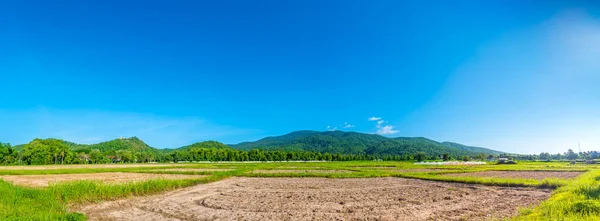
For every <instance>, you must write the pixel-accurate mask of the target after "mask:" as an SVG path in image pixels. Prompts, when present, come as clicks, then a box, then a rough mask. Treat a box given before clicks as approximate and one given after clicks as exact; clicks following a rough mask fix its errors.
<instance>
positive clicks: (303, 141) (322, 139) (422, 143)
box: [231, 130, 502, 156]
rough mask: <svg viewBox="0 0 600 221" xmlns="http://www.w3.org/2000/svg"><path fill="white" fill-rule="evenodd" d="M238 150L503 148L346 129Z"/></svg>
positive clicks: (461, 151)
mask: <svg viewBox="0 0 600 221" xmlns="http://www.w3.org/2000/svg"><path fill="white" fill-rule="evenodd" d="M231 146H232V147H234V148H236V149H241V150H250V149H255V148H256V149H266V150H295V151H302V150H303V151H316V152H322V153H342V154H373V155H405V154H414V153H416V152H425V153H427V154H428V155H441V154H449V155H451V156H462V155H471V156H472V155H477V154H486V155H487V154H501V153H502V152H500V151H495V150H490V149H486V148H482V147H471V146H466V145H462V144H458V143H452V142H441V143H440V142H437V141H434V140H430V139H427V138H423V137H398V138H387V137H384V136H381V135H376V134H364V133H357V132H343V131H326V132H318V131H307V130H304V131H296V132H292V133H289V134H285V135H282V136H274V137H266V138H263V139H260V140H258V141H254V142H243V143H239V144H235V145H231Z"/></svg>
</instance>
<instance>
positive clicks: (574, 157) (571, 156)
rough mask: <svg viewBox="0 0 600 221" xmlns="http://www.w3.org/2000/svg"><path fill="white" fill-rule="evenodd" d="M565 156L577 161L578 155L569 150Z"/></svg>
mask: <svg viewBox="0 0 600 221" xmlns="http://www.w3.org/2000/svg"><path fill="white" fill-rule="evenodd" d="M565 156H566V157H567V159H569V160H576V159H577V153H575V152H574V151H573V150H572V149H569V150H567V152H566V153H565Z"/></svg>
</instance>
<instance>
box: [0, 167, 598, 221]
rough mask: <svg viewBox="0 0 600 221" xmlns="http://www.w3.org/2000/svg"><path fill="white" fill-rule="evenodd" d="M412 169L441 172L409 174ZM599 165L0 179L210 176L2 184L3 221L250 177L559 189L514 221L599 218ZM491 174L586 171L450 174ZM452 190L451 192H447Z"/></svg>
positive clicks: (57, 215)
mask: <svg viewBox="0 0 600 221" xmlns="http://www.w3.org/2000/svg"><path fill="white" fill-rule="evenodd" d="M171 168H190V169H194V168H196V169H199V168H205V169H223V168H226V169H231V170H228V171H157V170H159V169H171ZM411 169H438V170H429V171H423V170H422V171H415V172H406V171H403V170H411ZM599 169H600V165H583V164H576V165H569V164H568V163H564V162H550V163H546V162H544V163H542V162H520V163H519V164H515V165H490V164H488V165H473V166H431V165H414V164H413V163H411V162H373V161H359V162H356V161H355V162H271V163H228V162H220V163H196V164H194V163H185V164H172V165H166V166H165V165H157V166H152V167H137V168H69V167H68V166H66V167H64V168H59V169H46V170H42V169H39V170H16V169H10V168H9V169H6V168H4V169H0V175H33V174H76V173H103V172H136V173H162V174H188V175H207V176H206V177H203V178H198V179H186V180H165V179H156V180H148V181H143V182H135V183H124V184H106V183H102V182H98V181H75V182H67V183H59V184H53V185H50V186H49V187H46V188H29V187H20V186H15V185H12V184H10V183H8V182H4V181H2V180H0V196H1V197H0V220H86V219H87V218H86V217H85V216H84V215H83V214H79V213H76V212H71V209H70V208H72V207H74V206H77V205H82V204H86V203H90V202H98V201H103V200H114V199H120V198H127V197H132V196H143V195H148V194H155V193H160V192H164V191H168V190H174V189H178V188H182V187H187V186H192V185H196V184H201V183H207V182H214V181H218V180H222V179H224V178H227V177H232V176H246V177H323V178H368V177H404V178H415V179H424V180H435V181H444V182H456V183H471V184H483V185H495V186H518V187H537V188H557V189H556V190H555V191H554V193H553V195H552V197H551V198H550V199H549V200H547V201H545V202H543V203H542V204H540V205H539V206H536V207H532V208H522V209H521V212H520V215H519V216H518V217H515V218H514V219H515V220H600V170H599ZM255 170H301V171H302V172H299V173H293V172H290V173H252V171H255ZM313 170H344V171H350V172H345V173H319V172H318V171H313ZM489 170H502V171H523V170H535V171H587V172H586V173H585V174H583V175H581V176H579V177H578V178H576V179H573V180H563V179H544V180H534V179H513V178H489V177H451V176H444V175H445V174H449V173H466V172H479V171H489ZM449 191H451V190H449Z"/></svg>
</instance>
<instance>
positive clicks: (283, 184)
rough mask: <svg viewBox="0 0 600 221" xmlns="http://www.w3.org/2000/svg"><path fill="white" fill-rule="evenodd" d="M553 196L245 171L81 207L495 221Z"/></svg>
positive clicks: (239, 216) (155, 214)
mask: <svg viewBox="0 0 600 221" xmlns="http://www.w3.org/2000/svg"><path fill="white" fill-rule="evenodd" d="M550 194H551V193H550V190H543V189H532V188H507V187H491V186H481V185H471V184H459V183H443V182H435V181H425V180H413V179H403V178H391V177H388V178H362V179H359V178H357V179H354V178H353V179H327V178H243V177H239V178H230V179H227V180H223V181H219V182H215V183H209V184H203V185H197V186H193V187H188V188H185V189H180V190H176V191H173V192H169V193H166V194H162V195H155V196H149V197H139V198H133V199H125V200H119V201H109V202H104V203H101V204H92V205H87V206H84V207H81V208H77V210H79V211H81V212H84V213H85V214H86V215H88V216H89V218H90V220H143V221H153V220H461V219H464V220H494V219H502V218H507V217H511V216H514V215H516V214H517V213H518V212H517V208H518V207H525V206H530V205H536V204H538V203H539V202H541V201H543V200H545V199H547V198H548V197H550Z"/></svg>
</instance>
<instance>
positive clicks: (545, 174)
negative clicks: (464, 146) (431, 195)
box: [444, 171, 584, 180]
mask: <svg viewBox="0 0 600 221" xmlns="http://www.w3.org/2000/svg"><path fill="white" fill-rule="evenodd" d="M583 173H584V172H570V171H564V172H557V171H483V172H473V173H452V174H445V175H444V176H454V177H497V178H524V179H535V180H543V179H545V178H560V179H572V178H575V177H577V176H579V175H581V174H583Z"/></svg>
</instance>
